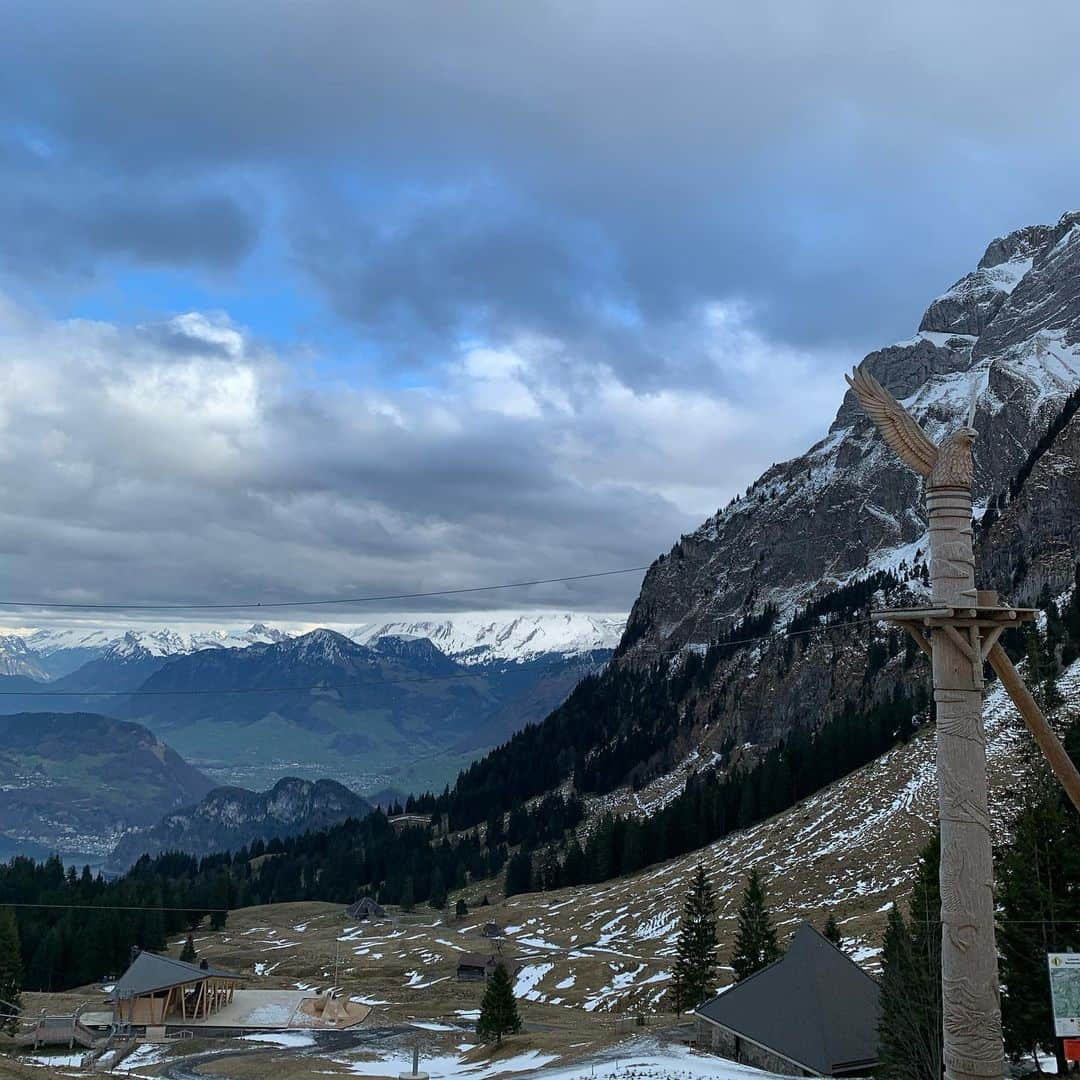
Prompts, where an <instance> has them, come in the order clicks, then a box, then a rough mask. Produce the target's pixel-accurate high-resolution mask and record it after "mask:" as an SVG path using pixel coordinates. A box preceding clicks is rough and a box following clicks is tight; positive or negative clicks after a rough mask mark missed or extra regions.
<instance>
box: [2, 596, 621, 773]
mask: <svg viewBox="0 0 1080 1080" xmlns="http://www.w3.org/2000/svg"><path fill="white" fill-rule="evenodd" d="M622 625H623V620H620V619H617V618H615V617H612V616H589V615H582V614H578V613H569V614H568V613H532V614H526V615H520V614H514V615H510V616H506V617H500V616H495V615H491V614H486V615H483V616H470V617H465V618H460V617H445V616H444V617H423V618H415V619H410V620H408V621H404V622H386V621H384V622H379V623H372V624H368V625H362V626H359V627H356V628H352V629H350V630H349V632H348V634H345V633H341V632H339V631H337V630H332V629H329V628H316V629H313V630H307V631H303V632H302V631H300V630H298V629H296V628H291V627H290V628H280V627H269V626H266V625H265V624H255V625H254V626H251V627H249V628H247V629H242V630H235V629H214V628H211V629H198V630H195V631H190V630H185V631H181V630H177V629H173V628H167V627H166V628H157V629H152V630H147V629H131V628H129V629H122V628H120V629H114V628H92V629H89V630H87V629H83V628H76V629H60V630H35V631H31V632H25V633H22V634H19V635H9V636H7V637H5V638H3V639H0V662H2V663H3V667H2V670H3V671H5V672H6V673H7V674H5V675H0V713H12V712H29V711H35V710H37V709H41V708H55V707H57V706H58V705H62V707H63V708H65V709H79V710H86V711H94V712H102V713H108V714H109V715H112V716H115V717H118V718H123V719H126V720H133V721H137V722H139V723H140V724H143V725H145V726H146V727H147V728H149V729H150V730H152V731H154V732H155V733H157V734H158V735H159V736H161V737H163V738H165V739H167V741H168V742H169V745H170V746H172V747H173V748H174V749H176V750H177V751H179V752H180V753H181V754H182V755H183V756H184V757H185V758H187V759H188V760H189V761H191V762H192V763H193V764H194V765H196V766H197V767H199V768H200V769H202V770H204V771H206V772H207V773H208V774H209V775H211V776H213V777H214V778H215V779H217V780H218V781H219V782H222V783H227V784H241V785H243V786H245V787H248V786H254V787H261V786H266V785H268V784H271V783H273V782H274V781H276V780H277V779H280V778H281V777H282V776H285V775H291V774H294V773H295V774H300V775H303V776H306V777H307V778H309V779H315V778H319V777H323V776H330V777H334V778H336V779H338V780H341V781H343V782H345V783H347V784H349V785H350V786H351V787H354V788H356V789H357V790H361V791H365V792H368V793H372V794H374V793H378V792H383V793H384V794H385V793H387V791H388V790H389V791H390V792H405V791H408V790H412V789H414V788H423V787H427V786H429V785H440V786H441V785H442V784H443V783H445V782H447V781H449V780H451V779H453V777H454V775H455V774H456V773H457V771H458V770H459V769H460V768H462V767H463V766H465V765H467V764H468V763H469V762H470V761H471V760H473V759H474V758H475V757H476V756H478V755H480V754H482V753H483V752H484V751H485V750H487V749H489V748H491V747H492V746H495V745H498V744H499V743H500V742H502V741H504V740H505V739H506V738H507V737H509V736H510V735H511V734H513V732H514V731H516V730H518V729H519V728H521V727H522V726H524V725H525V724H527V723H529V722H533V721H538V720H540V719H542V718H543V717H544V716H545V715H546V714H547V713H548V712H550V710H551V709H552V708H553V707H554V706H555V705H557V704H558V703H559V702H560V701H561V700H562V699H563V698H564V697H565V696H566V694H567V693H569V691H570V690H571V689H572V688H573V686H574V685H575V684H576V682H577V681H578V680H579V679H580V678H582V677H583V676H584V675H585V674H588V673H589V672H592V671H595V670H597V669H598V668H599V667H601V666H602V665H603V664H604V663H605V662H606V661H607V660H608V658H609V657H610V656H611V652H612V648H613V646H614V645H615V643H616V642H617V640H618V636H619V633H620V631H621V628H622ZM436 642H437V643H438V644H436ZM76 660H79V661H81V662H80V663H79V664H78V666H76V667H74V668H73V669H70V670H66V669H67V668H70V665H71V664H72V663H74V662H75V661H76Z"/></svg>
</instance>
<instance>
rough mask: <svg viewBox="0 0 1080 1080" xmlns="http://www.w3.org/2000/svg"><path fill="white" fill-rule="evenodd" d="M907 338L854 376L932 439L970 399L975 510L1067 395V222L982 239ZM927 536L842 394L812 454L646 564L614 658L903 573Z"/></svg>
mask: <svg viewBox="0 0 1080 1080" xmlns="http://www.w3.org/2000/svg"><path fill="white" fill-rule="evenodd" d="M920 327H921V328H920V330H919V332H918V334H917V336H916V337H914V338H913V339H911V340H909V341H905V342H901V343H899V344H897V345H892V346H889V347H887V348H884V349H881V350H878V351H876V352H872V353H870V355H869V356H867V357H866V359H865V364H866V366H867V368H868V369H869V371H870V372H871V373H872V374H873V375H874V376H875V377H876V378H877V379H879V380H880V381H881V382H882V383H883V384H884V385H885V386H886V387H887V388H888V389H889V390H890V391H891V392H892V393H893V394H894V395H895V396H896V397H897V398H898V399H900V400H901V401H903V403H904V404H905V405H906V406H907V407H908V408H910V409H911V410H912V411H913V412H914V414H915V415H916V417H917V418H918V419H919V420H920V422H922V423H923V425H924V426H925V427H926V428H927V430H928V432H929V434H930V435H931V437H932V438H934V439H935V440H937V439H940V438H941V437H942V436H943V435H944V434H945V433H946V432H948V431H949V430H951V429H952V428H954V427H956V426H958V425H959V424H960V423H962V422H963V419H964V417H965V415H966V413H967V410H968V408H969V406H970V402H971V399H972V396H973V395H975V396H976V414H975V426H976V427H977V428H978V430H979V440H978V442H977V443H976V445H975V461H976V481H975V498H976V503H977V504H980V503H981V504H982V505H983V506H984V507H985V505H986V504H987V502H988V501H989V500H990V499H992V498H994V497H995V495H996V494H997V493H999V492H1001V491H1002V490H1005V489H1007V488H1008V486H1009V483H1010V480H1011V479H1012V478H1013V477H1014V475H1015V474H1016V472H1017V469H1018V468H1019V467H1020V466H1021V465H1022V464H1023V462H1024V461H1025V459H1026V458H1027V456H1028V454H1029V452H1030V451H1031V449H1032V448H1033V447H1034V445H1035V444H1036V442H1037V441H1038V439H1039V437H1040V435H1042V433H1043V432H1044V431H1045V430H1046V429H1047V426H1048V425H1049V423H1050V422H1051V420H1052V419H1053V418H1054V417H1055V416H1056V415H1057V414H1058V413H1059V412H1060V410H1061V408H1062V406H1063V404H1064V402H1065V400H1066V399H1067V398H1068V396H1069V394H1070V393H1071V392H1072V391H1073V390H1074V389H1075V388H1076V387H1077V386H1078V385H1080V213H1074V214H1066V215H1065V216H1064V217H1063V218H1062V219H1061V221H1059V222H1058V224H1057V225H1054V226H1034V227H1030V228H1025V229H1020V230H1018V231H1017V232H1014V233H1011V234H1009V235H1008V236H1005V237H1002V238H1000V239H997V240H994V241H993V242H992V243H991V244H990V245H989V247H988V248H987V251H986V254H985V255H984V256H983V258H982V260H981V261H980V263H979V266H978V268H977V269H976V270H974V271H973V272H972V273H971V274H968V275H967V276H966V277H964V278H962V279H961V280H960V281H959V282H957V283H956V284H955V285H953V286H952V288H950V289H949V290H948V291H947V292H946V293H945V294H943V295H942V296H941V297H939V298H937V299H936V300H934V301H933V302H932V303H931V304H930V306H929V308H928V309H927V312H926V314H925V315H924V316H923V319H922V322H921V324H920ZM838 390H839V387H838ZM925 535H926V521H925V518H924V515H923V508H922V492H921V481H920V480H919V478H918V477H917V476H915V475H914V474H913V473H911V472H910V471H909V470H907V469H906V468H905V467H904V466H903V465H901V464H900V463H899V462H898V461H897V460H896V459H895V457H894V455H893V454H892V453H891V451H889V450H888V448H887V447H886V446H885V445H884V443H883V442H882V440H881V439H880V438H879V437H878V435H877V433H876V431H874V429H873V427H872V425H871V424H870V421H869V420H868V419H867V418H866V417H865V416H864V415H863V414H862V411H861V410H860V409H859V407H858V403H857V402H856V400H855V398H854V395H853V394H852V393H851V391H848V392H847V394H846V395H845V396H844V399H843V402H842V404H841V406H840V409H839V411H838V413H837V416H836V419H835V421H834V422H833V424H832V427H831V428H830V430H829V433H828V435H827V436H826V437H825V438H824V439H823V440H822V441H821V442H819V443H818V444H817V445H815V446H813V447H812V448H811V449H810V450H809V451H808V452H807V453H806V454H804V455H803V456H802V457H800V458H796V459H795V460H793V461H788V462H784V463H783V464H781V465H776V466H773V467H772V468H771V469H770V470H769V471H768V472H766V473H765V474H764V476H762V477H761V478H760V479H759V480H757V481H756V482H755V483H754V484H753V485H752V486H751V488H750V489H749V490H748V492H747V493H746V494H745V495H744V496H742V497H740V498H739V499H737V500H735V501H734V502H733V503H731V504H730V505H729V506H728V507H727V508H725V509H724V510H721V511H720V512H718V513H717V514H716V515H714V516H713V517H712V518H710V519H709V520H708V521H706V522H705V523H704V524H703V525H702V526H701V527H700V528H699V529H697V530H696V531H695V532H694V533H692V534H690V535H689V536H685V537H683V538H682V539H681V540H680V541H679V542H678V543H677V544H676V545H675V547H674V548H673V549H672V551H671V552H670V554H669V555H667V556H661V558H660V559H659V560H657V562H656V563H655V564H654V565H653V567H652V568H651V569H650V570H649V573H648V574H647V575H646V578H645V581H644V583H643V586H642V591H641V595H640V597H639V598H638V601H637V603H636V604H635V606H634V609H633V611H632V613H631V616H630V621H629V631H630V633H629V634H628V638H627V646H626V648H625V654H626V656H627V658H628V659H630V660H631V661H633V660H634V659H637V660H642V661H646V660H649V659H652V658H654V657H656V656H658V655H670V654H672V653H674V652H676V651H677V650H679V649H680V648H682V647H684V646H687V645H689V644H698V643H707V642H709V641H712V640H715V638H716V637H717V634H718V633H719V632H721V631H723V630H724V629H726V628H727V627H729V626H731V625H732V624H733V623H734V622H735V621H737V620H738V619H739V618H740V617H741V616H742V615H744V614H746V613H747V612H749V611H756V610H760V609H761V607H762V606H763V605H764V604H765V603H767V602H772V603H775V604H777V605H778V606H779V608H780V609H781V612H783V613H790V612H792V611H793V610H794V609H795V608H797V607H798V606H801V605H803V604H805V603H806V601H808V600H810V599H813V598H815V597H816V596H819V595H821V594H823V593H825V592H828V591H829V590H830V589H832V588H835V587H836V586H837V585H841V584H844V583H845V582H848V581H852V580H855V579H857V578H859V577H863V576H865V575H866V574H867V573H869V572H871V571H873V570H877V569H886V568H891V567H895V566H897V565H899V563H900V561H901V560H906V562H907V563H908V565H909V566H910V565H911V564H912V562H913V560H914V558H915V555H916V553H917V552H919V551H920V549H921V550H922V552H923V553H925V548H926V545H925Z"/></svg>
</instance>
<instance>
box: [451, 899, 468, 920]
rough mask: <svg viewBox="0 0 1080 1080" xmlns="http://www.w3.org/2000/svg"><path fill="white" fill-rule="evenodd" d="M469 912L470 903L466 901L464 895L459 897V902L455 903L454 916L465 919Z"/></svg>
mask: <svg viewBox="0 0 1080 1080" xmlns="http://www.w3.org/2000/svg"><path fill="white" fill-rule="evenodd" d="M468 914H469V905H468V904H466V903H465V900H464V898H463V897H460V896H459V897H458V899H457V903H456V904H455V905H454V917H455V918H458V919H464V918H465V917H466V916H467V915H468Z"/></svg>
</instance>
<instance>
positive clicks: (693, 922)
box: [675, 863, 718, 1011]
mask: <svg viewBox="0 0 1080 1080" xmlns="http://www.w3.org/2000/svg"><path fill="white" fill-rule="evenodd" d="M676 950H677V951H676V960H675V978H676V980H677V986H678V999H679V1000H678V1002H677V1008H678V1009H679V1010H680V1011H681V1010H682V1008H683V1007H684V1006H688V1007H690V1008H695V1007H696V1006H698V1005H700V1004H701V1002H703V1001H704V1000H705V999H706V998H707V997H708V996H709V994H710V993H711V992H712V991H713V990H714V989H715V980H716V965H717V959H718V957H717V951H718V949H717V942H716V899H715V897H714V896H713V891H712V886H711V885H710V884H709V879H708V878H707V877H706V876H705V867H704V866H702V864H701V863H698V867H697V872H696V873H695V874H694V880H693V882H692V883H691V885H690V889H689V891H688V892H687V894H686V900H685V902H684V904H683V914H682V920H681V921H680V923H679V940H678V945H677V946H676Z"/></svg>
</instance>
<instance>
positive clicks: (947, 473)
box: [844, 366, 978, 490]
mask: <svg viewBox="0 0 1080 1080" xmlns="http://www.w3.org/2000/svg"><path fill="white" fill-rule="evenodd" d="M844 378H845V379H847V383H848V386H850V387H851V389H852V390H854V391H855V396H856V397H857V398H858V399H859V404H860V405H862V407H863V411H864V412H865V413H866V415H867V416H869V417H870V419H871V420H873V422H874V424H875V425H876V427H877V429H878V431H880V432H881V434H882V436H883V437H884V439H885V441H886V442H887V443H888V444H889V446H891V447H892V448H893V450H895V451H896V454H897V456H898V457H899V458H900V460H901V461H903V462H904V464H905V465H909V466H910V467H911V468H912V469H914V470H915V471H916V472H917V473H919V474H920V475H922V476H925V477H926V486H927V488H945V487H952V488H967V489H969V490H970V488H971V481H972V478H973V475H974V467H973V462H972V459H971V446H972V443H974V441H975V437H976V435H977V434H978V433H977V432H976V431H975V429H974V428H973V427H972V426H971V425H972V422H973V420H974V418H975V400H974V398H972V402H971V411H970V413H969V414H968V422H967V424H966V425H965V426H964V427H961V428H957V430H956V431H954V432H953V433H952V434H951V435H950V436H949V437H948V438H947V439H945V441H944V442H942V443H941V444H940V445H936V444H935V443H933V442H931V441H930V439H929V437H928V436H927V434H926V432H925V431H923V429H922V428H921V427H919V425H918V423H917V422H916V420H915V418H914V417H913V416H912V415H911V413H909V412H908V411H907V409H905V408H904V406H903V405H901V404H900V402H899V401H897V400H896V398H894V397H893V396H892V394H890V393H889V391H888V390H886V389H885V387H884V386H882V385H881V383H879V382H878V381H877V379H875V378H874V376H873V375H871V374H870V373H869V372H868V371H864V370H863V369H862V367H861V366H860V367H857V368H855V369H854V370H853V371H852V373H851V374H850V375H845V376H844Z"/></svg>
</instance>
